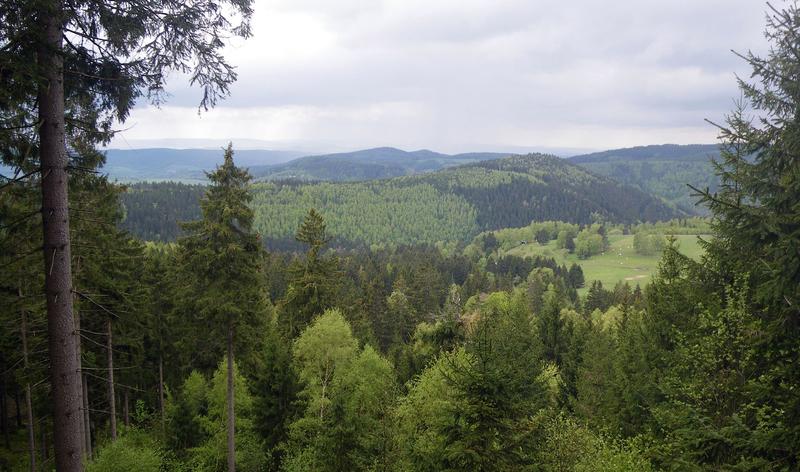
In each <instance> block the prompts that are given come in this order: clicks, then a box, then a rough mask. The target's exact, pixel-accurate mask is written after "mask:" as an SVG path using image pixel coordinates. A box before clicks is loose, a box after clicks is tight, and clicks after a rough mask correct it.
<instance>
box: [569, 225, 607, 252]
mask: <svg viewBox="0 0 800 472" xmlns="http://www.w3.org/2000/svg"><path fill="white" fill-rule="evenodd" d="M605 249H606V245H605V241H604V240H603V236H602V235H600V234H598V232H597V228H595V227H593V228H586V229H583V230H581V231H580V232H579V233H578V236H577V237H576V238H575V254H577V255H578V258H579V259H588V258H590V257H592V256H596V255H597V254H600V253H601V252H603V251H604V250H605Z"/></svg>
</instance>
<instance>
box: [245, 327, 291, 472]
mask: <svg viewBox="0 0 800 472" xmlns="http://www.w3.org/2000/svg"><path fill="white" fill-rule="evenodd" d="M264 337H265V340H264V343H263V346H264V347H263V348H262V349H263V351H262V353H260V356H259V357H258V361H257V362H256V370H255V372H254V373H253V378H254V380H253V382H252V386H253V388H252V391H253V427H254V429H255V431H257V432H258V434H259V435H260V437H261V438H263V440H264V449H265V452H266V455H267V457H268V466H269V470H277V469H278V467H279V466H280V464H281V462H282V460H283V457H284V453H285V451H284V450H283V448H282V444H283V443H284V442H285V441H286V440H287V439H288V436H287V431H288V427H289V423H290V421H291V419H292V418H294V416H295V415H296V414H297V413H298V411H297V410H298V408H297V403H296V399H297V398H296V395H297V391H298V385H297V384H298V380H297V375H296V373H295V371H294V370H293V369H292V366H291V361H292V352H291V343H290V342H289V341H288V340H287V339H286V338H285V337H284V336H282V335H281V333H280V331H279V328H278V326H277V325H276V323H274V322H271V323H269V324H268V325H267V327H266V332H265V333H264Z"/></svg>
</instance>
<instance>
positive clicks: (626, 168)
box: [568, 144, 720, 215]
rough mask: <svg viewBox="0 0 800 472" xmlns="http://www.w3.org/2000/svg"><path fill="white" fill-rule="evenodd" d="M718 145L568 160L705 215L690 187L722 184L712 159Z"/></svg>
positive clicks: (650, 148)
mask: <svg viewBox="0 0 800 472" xmlns="http://www.w3.org/2000/svg"><path fill="white" fill-rule="evenodd" d="M719 152H720V150H719V145H716V144H690V145H678V144H662V145H651V146H638V147H632V148H625V149H613V150H609V151H603V152H596V153H592V154H584V155H580V156H574V157H571V158H569V159H568V160H569V161H570V162H572V163H574V164H577V165H580V166H581V167H584V168H586V169H588V170H590V171H592V172H594V173H596V174H600V175H605V176H607V177H611V178H612V179H614V180H617V181H619V182H621V183H623V184H626V185H630V186H632V187H635V188H638V189H639V190H643V191H645V192H649V193H651V194H653V195H657V196H659V197H661V198H663V199H664V200H666V201H668V202H670V203H671V204H673V205H675V206H676V207H678V208H680V209H681V210H682V211H684V212H687V213H690V214H701V215H702V214H705V209H704V208H701V207H698V206H696V205H695V203H696V199H695V198H694V197H692V196H691V189H690V188H689V187H688V185H687V184H690V185H692V186H694V187H696V188H706V187H708V188H710V189H711V190H712V191H713V190H715V189H716V188H717V186H718V185H719V180H718V178H717V176H716V174H715V173H714V168H713V166H712V165H711V159H712V158H716V157H719Z"/></svg>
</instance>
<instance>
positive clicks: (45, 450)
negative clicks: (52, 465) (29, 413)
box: [42, 423, 50, 463]
mask: <svg viewBox="0 0 800 472" xmlns="http://www.w3.org/2000/svg"><path fill="white" fill-rule="evenodd" d="M48 459H50V451H49V448H48V446H47V425H46V424H44V423H42V462H43V463H44V462H47V460H48Z"/></svg>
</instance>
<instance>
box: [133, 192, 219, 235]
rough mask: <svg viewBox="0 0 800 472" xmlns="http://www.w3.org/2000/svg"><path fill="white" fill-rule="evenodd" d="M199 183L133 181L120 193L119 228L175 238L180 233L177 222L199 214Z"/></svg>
mask: <svg viewBox="0 0 800 472" xmlns="http://www.w3.org/2000/svg"><path fill="white" fill-rule="evenodd" d="M205 191H206V189H205V187H204V186H201V185H187V184H182V183H172V182H164V183H158V184H150V183H144V184H134V185H131V186H129V187H128V189H127V191H126V192H125V193H123V194H122V197H121V200H122V205H123V208H124V209H125V218H124V219H123V220H122V224H121V226H122V228H123V229H126V230H128V231H130V232H131V234H133V235H135V236H136V237H138V238H140V239H144V240H146V241H163V242H168V241H175V240H177V239H178V237H179V236H181V235H182V234H183V232H182V231H181V229H180V226H179V224H178V222H180V221H190V220H196V219H198V218H200V205H199V202H200V199H201V198H202V197H203V195H204V194H205Z"/></svg>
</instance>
